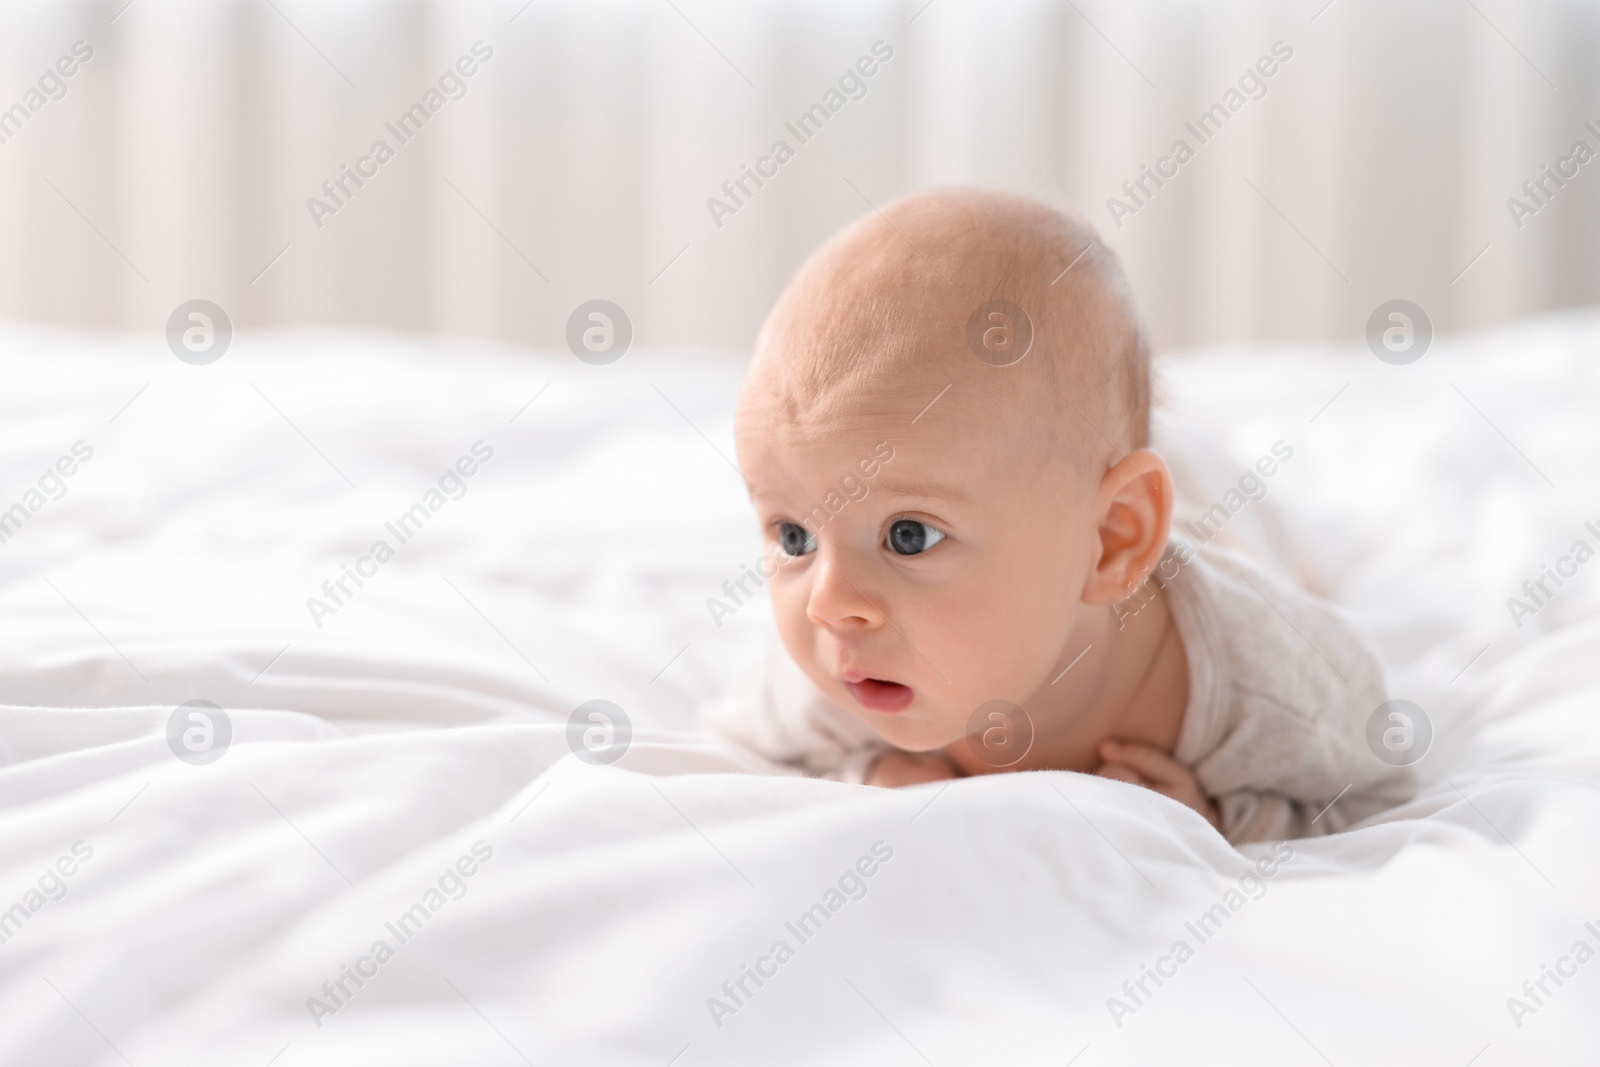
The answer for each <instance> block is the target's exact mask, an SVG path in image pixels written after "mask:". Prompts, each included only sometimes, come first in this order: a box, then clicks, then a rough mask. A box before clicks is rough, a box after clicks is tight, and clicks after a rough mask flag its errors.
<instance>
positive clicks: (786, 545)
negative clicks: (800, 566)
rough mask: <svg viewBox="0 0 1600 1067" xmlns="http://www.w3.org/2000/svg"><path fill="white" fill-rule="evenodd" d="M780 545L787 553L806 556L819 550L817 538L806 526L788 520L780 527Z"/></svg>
mask: <svg viewBox="0 0 1600 1067" xmlns="http://www.w3.org/2000/svg"><path fill="white" fill-rule="evenodd" d="M778 547H779V548H781V549H783V551H784V553H785V554H786V555H790V556H804V555H806V554H808V553H811V552H815V551H816V550H817V539H816V538H815V537H812V536H811V531H809V530H807V529H806V528H805V527H804V526H801V525H800V524H798V523H793V522H786V523H784V524H783V525H782V526H779V527H778Z"/></svg>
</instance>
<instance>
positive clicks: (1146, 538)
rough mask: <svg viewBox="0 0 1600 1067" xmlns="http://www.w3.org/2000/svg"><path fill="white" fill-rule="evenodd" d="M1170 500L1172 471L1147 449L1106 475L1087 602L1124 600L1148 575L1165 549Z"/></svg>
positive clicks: (1096, 513) (1098, 497)
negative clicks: (1097, 551) (1096, 549)
mask: <svg viewBox="0 0 1600 1067" xmlns="http://www.w3.org/2000/svg"><path fill="white" fill-rule="evenodd" d="M1172 496H1173V490H1172V472H1171V471H1169V470H1167V463H1166V460H1164V459H1162V458H1161V456H1160V455H1159V454H1157V453H1155V452H1152V451H1151V450H1150V449H1148V448H1141V449H1139V450H1138V451H1137V452H1131V453H1129V454H1128V455H1126V456H1124V457H1123V458H1122V460H1121V461H1120V462H1118V463H1117V464H1116V465H1115V466H1114V467H1112V468H1111V469H1110V470H1108V471H1106V473H1105V476H1104V477H1103V478H1101V479H1100V486H1099V489H1098V490H1097V491H1096V493H1095V503H1094V512H1093V516H1094V520H1095V522H1096V532H1097V534H1098V544H1099V556H1098V558H1097V559H1096V560H1095V562H1094V563H1093V565H1092V566H1091V569H1090V571H1089V579H1088V581H1087V582H1085V583H1084V591H1083V599H1084V600H1085V601H1086V602H1087V603H1090V604H1115V603H1117V602H1118V601H1121V600H1126V599H1127V598H1128V597H1129V596H1131V595H1132V594H1133V592H1134V590H1136V589H1138V588H1139V586H1140V584H1142V583H1143V582H1144V580H1145V578H1146V577H1148V576H1149V574H1150V571H1151V570H1153V569H1154V568H1155V565H1156V564H1157V563H1158V562H1160V560H1161V554H1162V553H1163V552H1165V551H1166V548H1167V532H1168V528H1169V526H1170V525H1171V523H1172Z"/></svg>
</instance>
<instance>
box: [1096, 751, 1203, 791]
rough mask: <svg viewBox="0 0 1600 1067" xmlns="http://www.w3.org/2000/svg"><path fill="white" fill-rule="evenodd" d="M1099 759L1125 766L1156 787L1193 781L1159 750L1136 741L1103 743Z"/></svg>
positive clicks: (1188, 774)
mask: <svg viewBox="0 0 1600 1067" xmlns="http://www.w3.org/2000/svg"><path fill="white" fill-rule="evenodd" d="M1100 755H1101V758H1103V759H1105V760H1106V762H1107V763H1111V762H1113V761H1115V762H1117V763H1122V764H1126V765H1127V766H1130V767H1132V768H1133V769H1134V770H1136V771H1138V772H1139V773H1140V774H1141V775H1143V776H1144V777H1146V778H1148V779H1150V780H1151V781H1152V782H1155V783H1157V784H1158V785H1164V786H1177V785H1183V784H1186V783H1188V782H1191V781H1193V780H1194V775H1193V774H1192V773H1191V772H1190V771H1189V768H1187V767H1185V766H1184V765H1183V764H1181V763H1179V762H1178V761H1177V760H1175V759H1173V758H1172V757H1171V756H1169V755H1167V754H1166V753H1165V752H1162V751H1161V750H1160V749H1159V748H1155V747H1153V746H1151V745H1146V744H1141V743H1140V742H1137V741H1105V742H1102V743H1101V745H1100Z"/></svg>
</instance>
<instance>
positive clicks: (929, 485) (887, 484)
mask: <svg viewBox="0 0 1600 1067" xmlns="http://www.w3.org/2000/svg"><path fill="white" fill-rule="evenodd" d="M873 488H875V489H877V490H878V491H879V492H880V493H892V494H894V495H895V496H916V497H930V498H933V499H936V500H949V501H951V502H953V503H957V504H966V503H968V502H970V499H971V498H970V497H968V495H967V493H966V491H965V490H963V489H960V488H958V487H956V486H953V485H946V484H945V483H943V482H936V481H931V480H926V479H910V480H905V481H901V480H898V479H896V478H893V477H883V478H879V479H878V480H877V484H876V485H875V486H873Z"/></svg>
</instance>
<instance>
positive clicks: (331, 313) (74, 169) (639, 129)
mask: <svg viewBox="0 0 1600 1067" xmlns="http://www.w3.org/2000/svg"><path fill="white" fill-rule="evenodd" d="M1596 55H1600V9H1597V6H1596V5H1595V4H1593V3H1580V2H1577V0H1471V2H1468V3H1462V2H1458V0H1448V2H1447V0H1384V2H1382V3H1375V2H1371V0H1331V2H1328V0H1304V2H1299V0H1297V2H1292V3H1285V2H1282V0H1256V2H1248V3H1247V2H1232V3H1223V2H1220V0H1219V2H1216V3H1202V2H1198V0H1148V2H1144V3H1126V2H1123V0H1073V2H1061V3H1047V2H1041V0H1003V2H996V0H981V2H978V0H970V2H969V0H931V2H927V0H909V2H892V0H848V2H845V0H831V2H817V0H805V2H802V0H788V2H764V3H754V2H749V0H636V2H621V0H581V2H580V0H531V2H529V0H496V2H493V3H489V2H481V0H132V2H131V3H130V2H129V0H31V2H30V0H18V2H15V3H11V4H7V5H6V6H5V8H4V9H3V10H0V109H7V110H4V111H0V316H4V317H14V318H23V319H29V320H40V321H48V322H59V323H63V324H71V325H78V326H84V325H87V326H95V327H105V328H116V329H136V330H142V331H152V332H159V331H160V330H161V329H162V327H163V324H164V323H165V321H166V319H167V317H168V315H169V314H170V313H171V311H172V309H173V308H174V307H175V306H176V305H177V304H179V303H180V302H182V301H185V300H188V299H191V298H196V297H203V298H206V299H210V300H213V301H216V302H217V303H219V304H221V305H222V306H223V307H224V308H225V309H227V310H228V312H229V314H230V316H231V317H232V319H233V322H234V324H235V325H236V326H242V327H249V326H263V325H292V324H310V323H350V324H360V325H370V326H377V327H382V328H393V329H398V330H423V331H439V332H446V333H460V334H478V335H488V336H497V337H503V338H507V339H512V340H516V341H521V342H531V343H537V344H545V345H560V344H561V343H562V337H563V333H564V329H565V324H566V319H567V316H568V315H569V313H570V312H571V311H572V309H573V308H575V307H576V306H577V305H578V304H579V303H581V302H583V301H585V300H589V299H593V298H602V297H603V298H606V299H610V300H613V301H616V302H617V303H619V304H621V305H622V306H623V307H624V308H625V309H627V311H628V313H629V315H630V317H631V319H632V321H633V326H634V329H635V332H636V335H637V336H638V337H639V338H640V339H641V340H643V341H648V342H652V343H658V344H659V343H678V342H682V343H691V342H693V343H704V342H709V343H714V344H720V345H725V346H729V347H733V348H741V349H742V348H746V347H747V346H748V345H749V343H750V341H751V339H752V337H753V336H754V333H755V330H756V328H757V326H758V325H759V322H760V318H761V315H762V314H763V312H764V310H765V308H766V307H767V306H768V305H769V304H770V302H771V300H772V298H773V296H774V295H775V293H776V291H777V289H778V288H779V287H780V286H781V285H782V284H783V281H784V279H785V278H786V277H787V276H788V274H789V272H790V271H792V270H793V269H794V267H795V266H796V264H797V263H798V262H799V261H800V259H801V258H802V257H803V256H804V255H805V254H806V252H807V251H808V250H809V249H811V248H812V247H814V246H815V244H816V243H817V242H818V241H819V240H821V239H822V238H823V237H824V236H825V235H826V234H828V233H829V232H831V231H832V230H833V229H835V228H837V227H838V226H840V225H841V224H843V223H844V222H845V221H847V220H848V219H850V218H852V217H854V216H856V215H858V214H860V213H862V212H864V211H869V210H871V207H872V205H877V204H882V203H883V202H885V201H887V200H889V199H891V198H893V197H894V196H896V195H898V194H900V193H902V192H905V191H907V190H910V189H913V188H916V187H919V186H925V185H930V184H938V183H948V182H971V183H982V184H988V185H996V186H1001V187H1005V188H1010V189H1013V190H1016V191H1019V192H1023V193H1028V194H1031V195H1034V196H1037V197H1040V198H1043V199H1045V200H1048V201H1051V202H1053V203H1056V204H1058V205H1061V206H1072V207H1075V208H1077V209H1078V210H1080V211H1081V212H1083V213H1084V214H1085V215H1086V216H1087V217H1088V218H1089V219H1090V220H1091V221H1093V222H1094V223H1095V224H1096V225H1097V226H1098V227H1099V228H1100V229H1101V232H1102V233H1103V235H1104V236H1105V238H1106V239H1107V241H1108V242H1109V243H1110V244H1111V245H1112V246H1113V247H1114V248H1116V249H1117V250H1118V251H1119V252H1120V253H1121V254H1122V256H1123V257H1124V259H1125V261H1126V263H1127V265H1128V267H1129V269H1130V272H1131V275H1132V277H1133V280H1134V284H1135V287H1136V289H1137V291H1138V296H1139V300H1140V303H1141V306H1142V308H1143V310H1144V313H1145V315H1146V317H1147V318H1148V319H1149V320H1150V322H1151V324H1152V326H1153V328H1154V332H1155V336H1156V338H1157V340H1158V342H1159V343H1161V344H1165V345H1171V344H1177V343H1193V342H1208V341H1216V340H1232V339H1242V338H1250V337H1265V336H1278V337H1282V336H1290V337H1307V338H1316V337H1338V338H1348V337H1353V336H1356V335H1358V334H1359V333H1360V332H1361V329H1362V326H1363V324H1364V322H1365V320H1366V318H1367V315H1368V313H1369V312H1370V311H1371V310H1372V308H1373V307H1375V306H1376V305H1377V304H1378V303H1380V302H1382V301H1384V300H1388V299H1391V298H1394V297H1405V298H1408V299H1411V300H1415V301H1417V302H1418V303H1420V304H1421V305H1422V306H1423V307H1424V308H1426V309H1427V310H1428V312H1429V314H1430V315H1431V316H1432V317H1433V320H1434V323H1435V326H1436V327H1437V328H1450V327H1456V326H1465V325H1473V324H1477V323H1482V322H1485V321H1489V320H1493V319H1499V318H1504V317H1507V316H1511V315H1515V314H1520V313H1524V312H1529V311H1534V310H1538V309H1543V308H1547V307H1551V306H1556V305H1562V304H1572V303H1583V302H1592V301H1594V300H1596V298H1597V295H1600V256H1596V255H1595V254H1594V253H1593V249H1594V247H1595V246H1596V240H1597V239H1600V165H1584V163H1585V162H1586V161H1581V160H1578V159H1577V158H1576V155H1575V151H1574V149H1575V145H1576V143H1577V142H1579V141H1582V142H1585V143H1586V144H1587V146H1588V147H1589V149H1590V150H1591V151H1600V129H1597V127H1600V106H1591V108H1590V110H1589V111H1587V112H1586V111H1585V110H1584V107H1585V105H1586V103H1587V104H1590V105H1593V103H1594V101H1597V100H1600V93H1597V92H1596V88H1597V86H1596V81H1597V79H1600V64H1596V63H1595V62H1594V57H1595V56H1596ZM869 68H870V72H869ZM69 70H70V73H69ZM35 105H37V106H35ZM1586 120H1594V124H1593V125H1587V124H1586ZM780 143H781V144H782V145H784V149H779V147H778V146H779V144H780ZM380 144H382V145H383V146H384V148H382V149H380V148H379V147H378V146H379V145H380ZM1180 144H1182V145H1185V146H1186V150H1184V149H1179V147H1178V146H1179V145H1180ZM380 157H381V158H380ZM1547 166H1548V167H1549V168H1550V170H1548V171H1546V170H1545V169H1544V168H1545V167H1547ZM1591 172H1594V173H1591ZM1562 174H1565V177H1561V175H1562ZM1525 183H1526V184H1525ZM1513 198H1516V200H1517V202H1519V203H1520V204H1521V205H1522V207H1520V208H1519V207H1517V206H1516V204H1514V203H1513V202H1512V201H1513Z"/></svg>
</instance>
